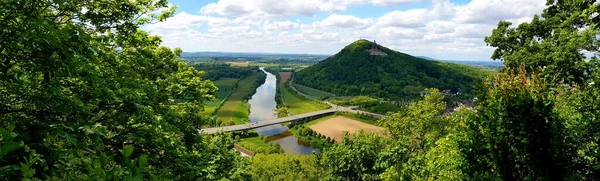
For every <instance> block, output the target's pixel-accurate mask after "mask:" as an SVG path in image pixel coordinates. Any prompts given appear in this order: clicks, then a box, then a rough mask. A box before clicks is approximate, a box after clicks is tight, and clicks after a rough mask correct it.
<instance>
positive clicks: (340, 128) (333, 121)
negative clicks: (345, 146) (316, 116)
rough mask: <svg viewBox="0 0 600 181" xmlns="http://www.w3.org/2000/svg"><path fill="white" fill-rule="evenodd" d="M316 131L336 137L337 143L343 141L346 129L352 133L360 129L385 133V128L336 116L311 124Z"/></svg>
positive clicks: (311, 127)
mask: <svg viewBox="0 0 600 181" xmlns="http://www.w3.org/2000/svg"><path fill="white" fill-rule="evenodd" d="M309 127H310V129H312V130H314V131H315V132H317V133H319V134H322V135H325V136H326V137H331V138H334V139H335V141H336V142H337V143H340V142H341V141H342V137H343V136H344V131H347V132H349V133H350V134H352V133H356V132H358V131H359V130H361V129H362V130H365V131H367V132H377V133H381V134H383V131H384V128H382V127H379V126H374V125H370V124H366V123H363V122H360V121H356V120H353V119H350V118H346V117H344V116H336V117H333V118H330V119H327V120H324V121H321V122H318V123H316V124H314V125H311V126H309Z"/></svg>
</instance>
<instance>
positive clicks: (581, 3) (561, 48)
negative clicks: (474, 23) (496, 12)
mask: <svg viewBox="0 0 600 181" xmlns="http://www.w3.org/2000/svg"><path fill="white" fill-rule="evenodd" d="M547 5H548V7H547V8H546V9H545V10H544V12H543V13H542V14H541V16H539V15H535V16H534V17H533V20H532V21H531V22H526V23H521V24H519V25H518V26H516V27H515V26H512V23H511V22H509V21H501V22H499V23H498V27H497V28H496V29H494V31H493V33H492V35H490V36H488V37H486V38H485V42H486V43H487V44H488V45H490V46H492V47H495V48H496V49H495V51H494V54H493V55H492V57H491V58H492V59H496V60H502V61H504V64H505V67H506V70H507V71H510V72H513V73H515V72H518V71H519V68H518V67H519V66H525V68H526V69H527V70H528V71H530V72H531V71H536V70H537V69H538V68H543V70H542V71H541V72H540V73H541V76H542V77H546V80H547V81H549V82H552V83H569V84H571V83H579V84H580V83H584V82H585V80H586V79H588V78H590V75H591V74H589V72H592V71H595V70H596V69H597V67H595V66H594V65H592V64H590V62H587V61H586V56H585V55H584V53H583V51H588V52H590V53H594V54H595V55H596V56H597V55H598V54H597V53H598V49H599V47H600V43H599V41H598V34H599V32H600V25H599V24H598V22H600V16H598V13H599V9H600V8H599V7H600V4H598V1H595V0H570V1H559V0H548V1H547Z"/></svg>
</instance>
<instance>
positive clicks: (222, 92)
mask: <svg viewBox="0 0 600 181" xmlns="http://www.w3.org/2000/svg"><path fill="white" fill-rule="evenodd" d="M239 80H240V79H236V78H220V79H219V80H216V81H213V84H215V86H217V87H218V88H219V90H218V91H217V93H216V95H215V100H213V101H210V102H208V103H206V106H204V111H203V112H202V113H201V114H202V115H211V114H212V113H213V112H214V111H215V110H216V109H217V108H218V107H219V105H220V104H221V102H223V101H224V100H225V98H227V95H229V94H230V93H231V92H232V91H233V90H234V89H235V83H237V82H238V81H239Z"/></svg>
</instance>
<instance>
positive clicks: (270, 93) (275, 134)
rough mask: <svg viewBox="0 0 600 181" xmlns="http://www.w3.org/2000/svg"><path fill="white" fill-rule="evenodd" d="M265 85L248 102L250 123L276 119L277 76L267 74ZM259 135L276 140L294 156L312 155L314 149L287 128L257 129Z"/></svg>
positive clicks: (270, 127) (280, 126) (279, 126)
mask: <svg viewBox="0 0 600 181" xmlns="http://www.w3.org/2000/svg"><path fill="white" fill-rule="evenodd" d="M261 70H262V71H263V72H265V73H266V74H267V79H266V80H265V83H264V84H263V85H261V86H260V87H258V88H257V89H256V93H255V94H254V95H253V96H252V98H251V99H250V100H249V101H248V102H249V103H250V122H259V121H265V120H270V119H275V118H277V116H276V115H275V111H274V110H275V109H276V108H277V102H275V92H276V86H277V84H276V83H277V78H275V75H273V74H271V73H269V72H266V71H265V70H264V69H262V68H261ZM255 130H256V132H257V133H258V134H261V135H264V136H267V140H276V141H277V142H278V143H279V144H280V145H281V147H282V148H283V149H284V150H285V151H286V152H288V153H292V154H310V153H312V151H313V148H312V147H310V145H309V144H308V143H306V142H304V141H301V140H298V138H296V137H295V136H294V135H293V134H292V133H291V132H289V131H288V128H287V127H286V126H282V125H273V126H267V127H262V128H256V129H255Z"/></svg>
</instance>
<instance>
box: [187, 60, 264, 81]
mask: <svg viewBox="0 0 600 181" xmlns="http://www.w3.org/2000/svg"><path fill="white" fill-rule="evenodd" d="M194 68H196V70H200V71H204V72H206V75H204V77H203V78H205V79H208V80H219V78H221V77H229V78H238V79H241V78H244V77H247V76H250V75H251V74H252V73H254V72H257V71H260V70H259V69H258V67H232V66H231V65H229V64H228V63H219V62H211V63H198V64H194Z"/></svg>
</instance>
